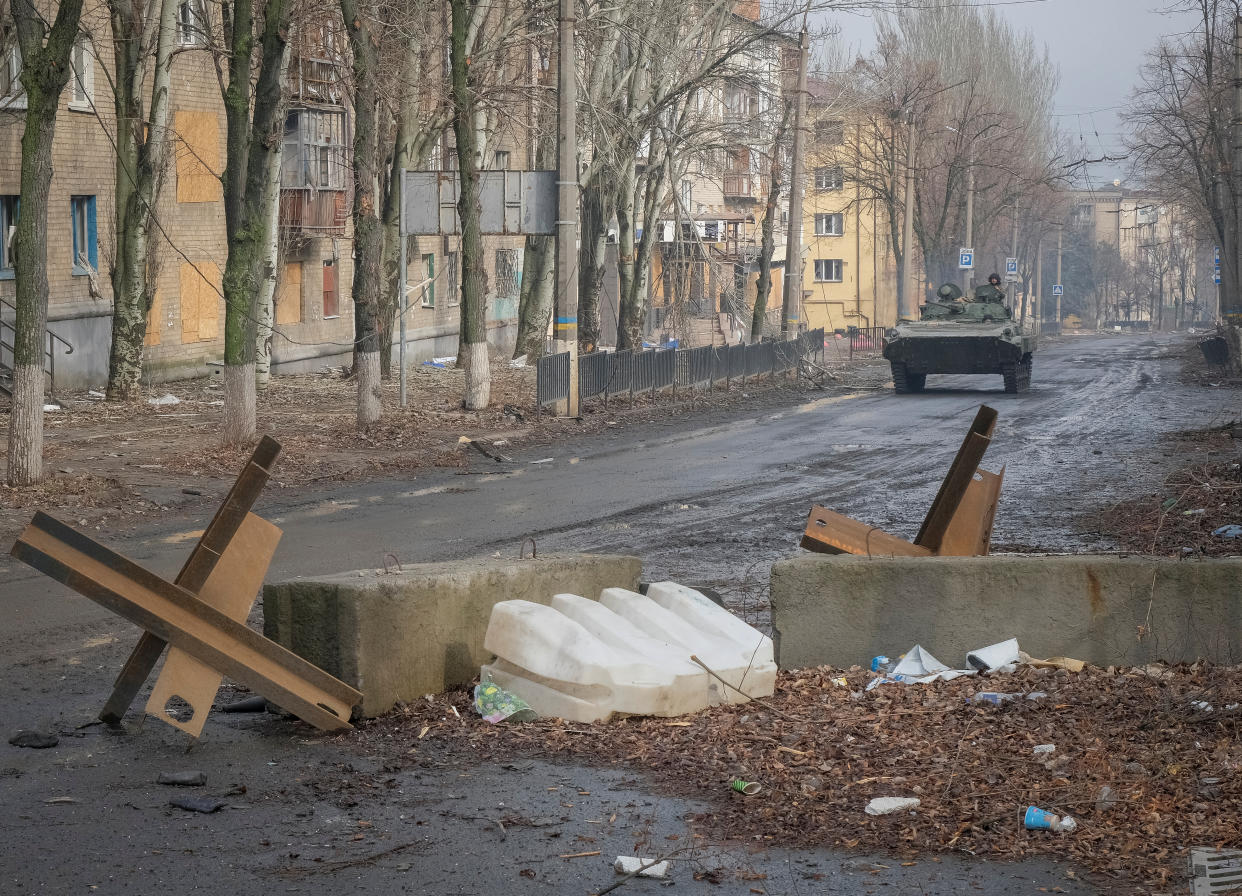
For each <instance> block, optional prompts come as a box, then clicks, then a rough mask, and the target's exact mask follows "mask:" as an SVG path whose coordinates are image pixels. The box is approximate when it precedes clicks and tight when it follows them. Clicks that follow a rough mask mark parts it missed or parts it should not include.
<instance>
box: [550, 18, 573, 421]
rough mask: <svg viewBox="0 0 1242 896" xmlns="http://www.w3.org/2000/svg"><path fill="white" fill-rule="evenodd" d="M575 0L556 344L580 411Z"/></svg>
mask: <svg viewBox="0 0 1242 896" xmlns="http://www.w3.org/2000/svg"><path fill="white" fill-rule="evenodd" d="M574 25H575V18H574V0H560V47H559V55H558V57H557V61H556V80H557V97H558V110H557V147H556V170H557V174H556V219H557V220H556V311H555V315H554V316H555V318H556V348H557V351H558V352H569V397H568V398H567V399H566V400H565V401H562V402H560V403H559V404H558V406H557V411H558V413H562V414H564V415H565V416H568V417H577V416H578V272H577V260H578V122H577V114H578V78H577V73H576V72H575V69H574V60H575V59H577V53H576V51H575V50H574Z"/></svg>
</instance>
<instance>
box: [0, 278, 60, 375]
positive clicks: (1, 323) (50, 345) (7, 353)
mask: <svg viewBox="0 0 1242 896" xmlns="http://www.w3.org/2000/svg"><path fill="white" fill-rule="evenodd" d="M6 313H7V314H11V315H12V319H11V320H9V319H6ZM16 321H17V308H16V307H15V306H13V305H12V304H11V303H9V302H7V301H5V300H4V299H0V380H3V379H5V378H8V377H9V376H11V372H12V370H13V366H14V348H13V344H14V343H15V342H16V341H17V330H16V328H15V324H16ZM43 334H44V336H45V337H46V338H45V339H44V349H43V370H44V372H45V373H46V374H47V394H49V395H55V394H56V344H57V343H60V344H61V345H63V346H64V352H65V354H66V355H72V354H73V344H72V343H71V342H69V340H67V339H63V338H62V337H60V336H57V335H56V334H55V333H53V332H52V331H51V330H46V329H45V330H44V331H43ZM0 387H3V383H2V382H0ZM5 391H6V392H7V391H8V390H7V389H5Z"/></svg>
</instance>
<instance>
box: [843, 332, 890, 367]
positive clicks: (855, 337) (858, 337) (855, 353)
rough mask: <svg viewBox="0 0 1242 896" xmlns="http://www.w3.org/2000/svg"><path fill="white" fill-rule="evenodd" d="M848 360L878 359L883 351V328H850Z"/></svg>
mask: <svg viewBox="0 0 1242 896" xmlns="http://www.w3.org/2000/svg"><path fill="white" fill-rule="evenodd" d="M848 338H849V341H850V360H851V361H853V360H854V359H855V358H878V357H879V356H880V353H881V352H882V351H883V350H884V328H883V327H850V329H849V330H848Z"/></svg>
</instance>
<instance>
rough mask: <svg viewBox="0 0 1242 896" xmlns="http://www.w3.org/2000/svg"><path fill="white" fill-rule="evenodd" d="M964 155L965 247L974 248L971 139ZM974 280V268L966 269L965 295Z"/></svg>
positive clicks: (969, 293)
mask: <svg viewBox="0 0 1242 896" xmlns="http://www.w3.org/2000/svg"><path fill="white" fill-rule="evenodd" d="M968 153H969V154H968V155H967V157H966V248H968V249H972V250H973V249H974V248H975V143H974V141H973V140H972V141H971V142H970V147H969V150H968ZM974 280H975V269H974V268H970V269H968V270H967V271H966V290H965V292H966V296H967V297H968V298H969V297H970V295H971V291H970V287H971V286H972V284H973V283H974Z"/></svg>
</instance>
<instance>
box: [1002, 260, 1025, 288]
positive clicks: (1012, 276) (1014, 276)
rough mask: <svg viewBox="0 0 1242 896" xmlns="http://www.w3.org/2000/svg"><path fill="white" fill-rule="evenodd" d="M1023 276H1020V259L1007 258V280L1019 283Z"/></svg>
mask: <svg viewBox="0 0 1242 896" xmlns="http://www.w3.org/2000/svg"><path fill="white" fill-rule="evenodd" d="M1020 279H1021V278H1020V277H1019V276H1018V259H1016V258H1006V259H1005V280H1006V281H1008V282H1009V283H1017V282H1018V281H1019V280H1020Z"/></svg>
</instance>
